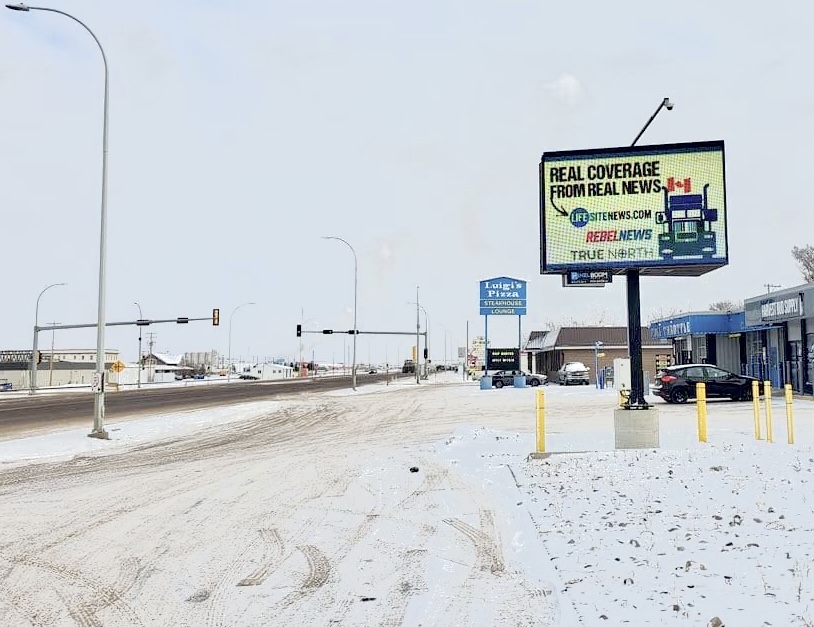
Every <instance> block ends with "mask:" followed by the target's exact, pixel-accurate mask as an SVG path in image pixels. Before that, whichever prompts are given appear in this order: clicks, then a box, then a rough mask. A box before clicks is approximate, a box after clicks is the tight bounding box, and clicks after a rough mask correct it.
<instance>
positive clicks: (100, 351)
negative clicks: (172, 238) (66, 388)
mask: <svg viewBox="0 0 814 627" xmlns="http://www.w3.org/2000/svg"><path fill="white" fill-rule="evenodd" d="M6 8H8V9H11V10H12V11H24V12H28V11H47V12H50V13H58V14H59V15H64V16H65V17H67V18H70V19H72V20H73V21H74V22H76V23H77V24H79V25H80V26H81V27H82V28H84V29H85V30H86V31H87V32H88V33H89V34H90V36H91V37H93V40H94V41H95V42H96V45H97V46H99V52H101V53H102V62H103V63H104V68H105V93H104V118H103V126H102V210H101V220H100V223H101V224H100V236H99V302H98V316H97V317H98V320H97V323H96V325H97V326H96V379H97V381H96V386H95V389H94V396H93V431H91V433H90V434H89V435H90V436H91V437H95V438H100V439H104V440H106V439H108V434H107V431H105V258H106V257H107V129H108V111H109V107H108V94H109V76H108V67H107V55H105V49H104V48H103V47H102V44H101V42H100V41H99V38H98V37H96V35H95V34H94V32H93V31H92V30H91V29H90V28H89V27H88V25H87V24H85V23H84V22H83V21H82V20H80V19H78V18H76V17H74V16H73V15H71V14H70V13H66V12H65V11H60V10H59V9H51V8H48V7H30V6H27V5H25V4H22V3H20V4H7V5H6Z"/></svg>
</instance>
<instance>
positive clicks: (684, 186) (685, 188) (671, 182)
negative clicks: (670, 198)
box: [667, 176, 692, 194]
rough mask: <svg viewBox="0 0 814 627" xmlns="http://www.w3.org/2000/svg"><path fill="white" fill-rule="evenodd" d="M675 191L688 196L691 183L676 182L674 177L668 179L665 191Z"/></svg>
mask: <svg viewBox="0 0 814 627" xmlns="http://www.w3.org/2000/svg"><path fill="white" fill-rule="evenodd" d="M676 189H680V190H681V191H682V192H684V193H685V194H689V193H690V192H691V191H692V183H691V181H690V179H684V180H683V181H677V180H676V179H675V178H674V177H672V176H671V177H670V178H668V179H667V191H668V192H674V191H676Z"/></svg>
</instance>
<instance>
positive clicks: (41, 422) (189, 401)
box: [0, 374, 409, 436]
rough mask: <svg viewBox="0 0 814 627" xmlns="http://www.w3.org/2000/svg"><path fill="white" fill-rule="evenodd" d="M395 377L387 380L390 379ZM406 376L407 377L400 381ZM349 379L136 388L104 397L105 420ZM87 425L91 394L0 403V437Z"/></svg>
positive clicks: (366, 378) (366, 377)
mask: <svg viewBox="0 0 814 627" xmlns="http://www.w3.org/2000/svg"><path fill="white" fill-rule="evenodd" d="M386 376H387V375H385V374H375V375H370V374H360V375H358V377H357V384H358V385H365V384H369V383H377V382H380V381H384V380H385V378H386ZM395 376H402V375H401V374H397V375H394V374H391V375H390V377H391V379H392V378H393V377H395ZM404 376H409V375H404ZM350 385H351V378H350V377H349V376H340V377H316V378H311V379H285V380H281V381H235V382H234V383H223V384H219V385H200V386H197V385H189V386H184V387H162V388H142V389H141V390H127V391H118V392H108V393H107V394H106V396H105V419H106V420H111V419H116V418H122V417H125V416H133V415H138V414H155V413H165V412H170V411H178V410H185V409H200V408H204V407H216V406H220V405H231V404H234V403H243V402H247V401H256V400H263V399H274V398H275V397H279V396H287V395H291V394H298V393H302V392H309V393H312V392H320V391H328V390H337V389H342V388H349V387H350ZM84 420H87V421H88V424H90V422H91V421H92V420H93V394H91V393H89V392H88V391H82V392H67V391H66V392H57V393H47V394H46V393H40V394H36V395H33V396H28V397H23V398H20V397H17V398H8V399H2V398H0V436H4V435H9V434H12V433H13V434H20V433H21V432H25V431H26V430H29V429H32V430H33V429H41V428H43V427H53V426H63V425H64V426H69V425H72V424H76V423H77V422H80V421H84Z"/></svg>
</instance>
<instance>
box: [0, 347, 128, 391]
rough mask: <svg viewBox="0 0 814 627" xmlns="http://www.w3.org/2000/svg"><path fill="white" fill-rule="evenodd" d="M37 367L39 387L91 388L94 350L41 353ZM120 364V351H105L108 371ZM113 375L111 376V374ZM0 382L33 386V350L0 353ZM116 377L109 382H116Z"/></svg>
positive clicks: (22, 387)
mask: <svg viewBox="0 0 814 627" xmlns="http://www.w3.org/2000/svg"><path fill="white" fill-rule="evenodd" d="M39 353H40V361H39V364H38V365H37V387H47V386H58V385H90V383H91V379H92V378H93V372H94V371H95V370H96V349H95V348H59V349H54V351H53V352H52V351H51V350H50V349H48V350H41V351H39ZM117 361H119V351H118V350H114V349H107V350H106V351H105V369H106V370H107V371H108V373H110V371H111V366H112V365H113V364H114V363H116V362H117ZM108 376H110V375H108ZM0 379H2V380H6V381H8V382H9V383H11V384H12V388H13V389H15V390H19V389H25V388H28V387H29V386H30V385H31V351H30V350H10V351H0ZM114 379H115V377H112V378H110V379H109V380H114Z"/></svg>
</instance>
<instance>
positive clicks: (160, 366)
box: [142, 353, 193, 382]
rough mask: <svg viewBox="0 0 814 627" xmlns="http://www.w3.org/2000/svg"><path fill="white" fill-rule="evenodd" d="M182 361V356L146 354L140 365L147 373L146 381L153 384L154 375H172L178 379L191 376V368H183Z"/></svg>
mask: <svg viewBox="0 0 814 627" xmlns="http://www.w3.org/2000/svg"><path fill="white" fill-rule="evenodd" d="M183 360H184V356H183V355H167V354H166V353H148V354H147V355H145V356H144V358H143V359H142V364H143V365H144V368H145V370H146V371H147V381H148V382H154V381H155V375H165V374H173V375H176V376H179V377H190V376H192V371H193V368H192V367H191V366H185V365H184V364H183V363H182V362H183ZM162 378H164V377H162Z"/></svg>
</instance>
